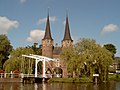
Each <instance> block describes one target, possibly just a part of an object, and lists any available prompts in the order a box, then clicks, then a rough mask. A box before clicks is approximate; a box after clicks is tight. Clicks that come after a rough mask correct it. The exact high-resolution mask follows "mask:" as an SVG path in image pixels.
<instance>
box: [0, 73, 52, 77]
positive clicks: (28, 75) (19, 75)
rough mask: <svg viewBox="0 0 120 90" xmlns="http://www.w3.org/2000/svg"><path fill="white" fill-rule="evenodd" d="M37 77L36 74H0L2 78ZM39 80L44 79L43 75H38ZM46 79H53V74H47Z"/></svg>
mask: <svg viewBox="0 0 120 90" xmlns="http://www.w3.org/2000/svg"><path fill="white" fill-rule="evenodd" d="M24 77H35V74H23V73H0V78H24ZM37 77H39V78H43V75H42V74H39V75H37ZM44 78H52V74H46V75H45V77H44Z"/></svg>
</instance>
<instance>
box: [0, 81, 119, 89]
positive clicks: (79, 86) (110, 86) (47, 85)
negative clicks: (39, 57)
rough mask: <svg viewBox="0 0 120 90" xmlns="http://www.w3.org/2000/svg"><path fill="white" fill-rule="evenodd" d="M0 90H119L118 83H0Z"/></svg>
mask: <svg viewBox="0 0 120 90" xmlns="http://www.w3.org/2000/svg"><path fill="white" fill-rule="evenodd" d="M0 90H120V82H108V83H101V84H93V83H42V84H40V83H34V84H23V83H0Z"/></svg>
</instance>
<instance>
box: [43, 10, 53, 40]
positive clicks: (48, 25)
mask: <svg viewBox="0 0 120 90" xmlns="http://www.w3.org/2000/svg"><path fill="white" fill-rule="evenodd" d="M43 39H51V40H52V37H51V31H50V21H49V9H48V16H47V23H46V29H45V35H44V38H43Z"/></svg>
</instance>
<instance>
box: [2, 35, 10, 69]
mask: <svg viewBox="0 0 120 90" xmlns="http://www.w3.org/2000/svg"><path fill="white" fill-rule="evenodd" d="M11 51H12V45H11V43H10V41H9V40H8V38H7V36H6V35H0V68H3V64H4V62H5V61H6V60H7V59H8V57H9V55H10V52H11Z"/></svg>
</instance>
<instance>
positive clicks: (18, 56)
mask: <svg viewBox="0 0 120 90" xmlns="http://www.w3.org/2000/svg"><path fill="white" fill-rule="evenodd" d="M24 54H25V55H29V54H34V51H33V50H32V49H31V48H23V47H19V48H17V49H16V50H13V51H12V53H11V56H10V59H8V60H7V61H6V62H5V63H4V70H5V71H6V72H10V71H14V70H18V71H22V72H24V73H28V72H29V71H30V70H29V60H30V59H28V58H24V59H23V57H22V55H24ZM33 62H34V60H30V63H33ZM32 68H33V67H32ZM30 73H32V71H31V72H30Z"/></svg>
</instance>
